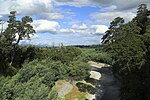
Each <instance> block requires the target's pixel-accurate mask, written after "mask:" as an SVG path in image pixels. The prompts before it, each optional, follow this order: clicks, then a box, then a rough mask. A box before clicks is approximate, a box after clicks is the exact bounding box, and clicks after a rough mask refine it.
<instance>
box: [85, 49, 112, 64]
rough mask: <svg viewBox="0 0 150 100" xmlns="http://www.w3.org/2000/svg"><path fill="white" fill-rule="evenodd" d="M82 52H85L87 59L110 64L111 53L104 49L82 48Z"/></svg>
mask: <svg viewBox="0 0 150 100" xmlns="http://www.w3.org/2000/svg"><path fill="white" fill-rule="evenodd" d="M83 53H84V54H85V56H86V58H87V59H88V60H92V61H96V62H101V63H106V64H111V63H112V58H111V55H110V54H108V53H107V52H104V51H102V50H101V51H98V50H95V49H83Z"/></svg>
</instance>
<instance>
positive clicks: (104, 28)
mask: <svg viewBox="0 0 150 100" xmlns="http://www.w3.org/2000/svg"><path fill="white" fill-rule="evenodd" d="M91 28H92V29H94V33H95V34H97V33H98V34H100V33H105V32H106V31H107V30H108V26H106V25H92V26H91Z"/></svg>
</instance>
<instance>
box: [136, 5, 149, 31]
mask: <svg viewBox="0 0 150 100" xmlns="http://www.w3.org/2000/svg"><path fill="white" fill-rule="evenodd" d="M147 12H148V9H147V5H146V4H141V5H139V7H138V11H137V15H136V17H135V18H134V19H133V21H136V22H137V23H138V26H139V27H141V28H142V30H141V32H140V34H144V33H145V31H146V25H147Z"/></svg>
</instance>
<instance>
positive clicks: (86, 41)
mask: <svg viewBox="0 0 150 100" xmlns="http://www.w3.org/2000/svg"><path fill="white" fill-rule="evenodd" d="M101 37H102V34H79V33H74V34H73V33H72V34H70V33H66V34H62V33H61V34H50V33H38V34H37V36H35V37H34V38H33V39H31V40H23V41H21V42H20V45H39V46H52V45H54V46H58V45H59V44H60V43H63V45H64V46H68V45H93V44H100V41H101Z"/></svg>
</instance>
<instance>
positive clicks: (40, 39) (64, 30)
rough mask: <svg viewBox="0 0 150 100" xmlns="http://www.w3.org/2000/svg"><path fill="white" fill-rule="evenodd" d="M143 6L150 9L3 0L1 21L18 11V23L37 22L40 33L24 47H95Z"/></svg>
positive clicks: (123, 3)
mask: <svg viewBox="0 0 150 100" xmlns="http://www.w3.org/2000/svg"><path fill="white" fill-rule="evenodd" d="M143 3H144V4H147V6H148V9H149V8H150V0H0V19H1V20H6V19H7V16H8V15H9V12H10V11H17V18H18V19H20V18H21V17H23V16H26V15H27V16H30V17H32V18H33V23H32V26H33V27H34V29H35V30H36V33H35V34H34V36H31V40H26V39H25V40H22V41H21V42H20V45H28V44H30V45H42V46H52V45H55V46H58V45H59V44H60V43H63V44H64V45H93V44H100V42H101V37H102V36H103V35H104V34H105V31H106V30H107V29H108V27H109V23H110V22H111V21H112V20H113V19H114V18H116V17H118V16H120V17H123V18H124V19H125V21H126V22H128V21H130V20H131V19H132V18H133V17H135V15H136V12H137V7H138V5H140V4H143ZM5 27H7V23H5Z"/></svg>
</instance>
